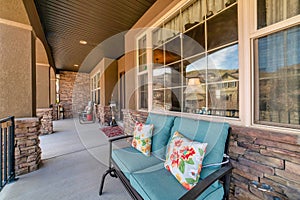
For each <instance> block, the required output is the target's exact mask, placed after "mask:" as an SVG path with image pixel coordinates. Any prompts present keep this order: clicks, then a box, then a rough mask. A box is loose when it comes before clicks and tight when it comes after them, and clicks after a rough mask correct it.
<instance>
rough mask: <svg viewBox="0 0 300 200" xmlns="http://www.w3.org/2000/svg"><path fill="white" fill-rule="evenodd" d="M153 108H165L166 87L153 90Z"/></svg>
mask: <svg viewBox="0 0 300 200" xmlns="http://www.w3.org/2000/svg"><path fill="white" fill-rule="evenodd" d="M152 108H153V110H164V89H157V90H153V101H152Z"/></svg>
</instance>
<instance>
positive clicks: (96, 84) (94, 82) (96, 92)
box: [91, 72, 100, 104]
mask: <svg viewBox="0 0 300 200" xmlns="http://www.w3.org/2000/svg"><path fill="white" fill-rule="evenodd" d="M91 89H92V90H91V96H92V100H93V101H94V103H96V104H100V72H98V73H97V74H96V75H95V76H93V77H92V79H91Z"/></svg>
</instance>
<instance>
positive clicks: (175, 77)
mask: <svg viewBox="0 0 300 200" xmlns="http://www.w3.org/2000/svg"><path fill="white" fill-rule="evenodd" d="M181 79H182V76H181V62H179V63H175V64H172V65H169V66H166V67H165V86H166V87H176V86H181Z"/></svg>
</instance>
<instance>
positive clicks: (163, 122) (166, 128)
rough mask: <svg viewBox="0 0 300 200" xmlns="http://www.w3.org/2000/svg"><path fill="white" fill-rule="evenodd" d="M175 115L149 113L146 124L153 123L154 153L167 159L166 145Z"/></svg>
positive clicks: (152, 149)
mask: <svg viewBox="0 0 300 200" xmlns="http://www.w3.org/2000/svg"><path fill="white" fill-rule="evenodd" d="M174 119H175V117H173V116H167V115H159V114H154V113H149V115H148V118H147V121H146V124H153V125H154V129H153V137H152V147H151V151H152V154H153V155H154V156H156V157H158V158H160V159H165V157H166V155H165V153H166V146H167V143H168V141H169V138H170V133H171V128H172V126H173V123H174Z"/></svg>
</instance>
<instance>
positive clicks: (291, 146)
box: [123, 110, 300, 200]
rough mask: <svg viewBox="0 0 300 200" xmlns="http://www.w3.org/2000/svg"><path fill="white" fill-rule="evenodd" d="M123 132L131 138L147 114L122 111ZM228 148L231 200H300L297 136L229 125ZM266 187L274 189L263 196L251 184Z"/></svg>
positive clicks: (299, 141) (299, 159)
mask: <svg viewBox="0 0 300 200" xmlns="http://www.w3.org/2000/svg"><path fill="white" fill-rule="evenodd" d="M123 113H124V120H123V123H124V132H125V134H132V132H133V128H134V121H133V120H132V119H131V117H130V115H129V113H131V115H132V117H133V118H134V119H137V120H138V121H139V122H143V123H144V122H145V121H146V118H147V116H148V113H147V112H139V111H133V110H123ZM231 127H232V133H231V140H230V147H229V155H230V157H231V163H232V165H233V167H234V169H233V173H232V177H231V194H230V199H240V200H245V199H251V200H258V199H273V198H274V197H279V198H280V199H299V197H300V136H299V135H296V134H289V133H284V132H272V131H267V130H262V129H257V128H248V127H239V126H234V125H231ZM253 180H255V181H258V182H260V183H266V184H268V185H270V186H271V187H272V188H274V191H272V192H262V191H260V190H258V189H256V188H254V187H252V186H250V187H249V182H250V181H253Z"/></svg>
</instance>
